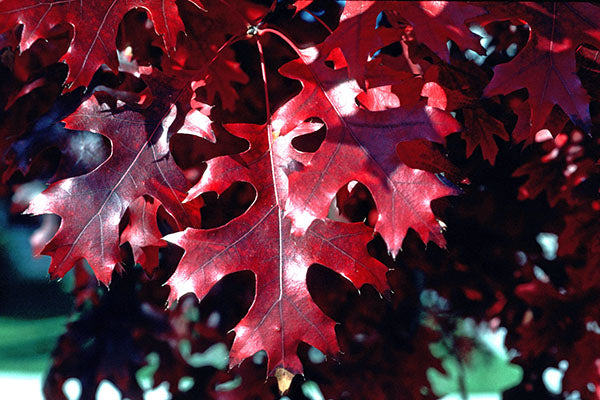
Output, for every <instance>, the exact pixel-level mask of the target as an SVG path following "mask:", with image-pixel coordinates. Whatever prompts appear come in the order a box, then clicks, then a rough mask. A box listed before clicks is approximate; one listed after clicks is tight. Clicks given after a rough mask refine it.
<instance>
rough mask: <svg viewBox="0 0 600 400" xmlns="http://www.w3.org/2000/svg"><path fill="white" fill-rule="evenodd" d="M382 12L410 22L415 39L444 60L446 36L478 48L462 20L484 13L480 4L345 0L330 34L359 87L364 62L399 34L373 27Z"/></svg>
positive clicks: (389, 16) (398, 36)
mask: <svg viewBox="0 0 600 400" xmlns="http://www.w3.org/2000/svg"><path fill="white" fill-rule="evenodd" d="M381 12H385V13H386V15H387V16H388V19H392V21H394V20H395V19H397V18H398V17H400V18H402V19H404V20H406V21H407V22H408V23H410V24H411V25H412V26H413V28H414V33H415V36H416V38H417V40H419V41H420V42H422V43H424V44H425V45H427V46H428V47H429V48H430V49H431V50H432V51H434V52H435V53H436V54H437V55H438V56H439V57H440V58H442V59H443V60H446V61H448V59H449V52H448V47H447V45H446V43H447V41H448V40H453V41H455V42H456V43H457V44H458V45H459V46H460V47H461V48H462V49H467V48H470V49H474V50H480V49H481V46H480V44H479V39H478V36H477V35H475V34H473V33H472V32H470V31H469V29H468V27H467V25H466V24H465V21H466V20H467V19H470V18H474V17H476V16H478V15H481V14H483V13H484V10H483V9H482V8H480V7H477V6H472V5H467V4H462V3H461V4H456V3H453V2H448V1H438V2H428V1H419V2H397V1H348V2H346V5H345V7H344V12H343V13H342V16H341V17H340V24H339V26H338V28H337V29H336V30H335V31H334V32H333V34H332V35H331V36H330V38H331V40H333V41H335V42H336V43H337V44H338V46H339V47H340V49H341V50H342V52H343V53H344V57H345V58H346V60H347V61H348V64H349V69H350V72H349V75H350V76H351V77H352V78H355V79H356V80H357V82H358V83H359V85H360V86H361V87H364V76H365V73H366V68H365V65H366V62H367V60H368V59H369V56H372V55H373V54H374V53H375V52H376V51H377V50H379V49H381V48H382V47H384V46H387V45H389V44H391V43H392V42H394V41H398V40H399V39H400V36H401V33H398V32H396V29H393V30H391V31H389V30H385V29H381V30H380V29H375V28H376V27H377V25H378V22H377V21H378V18H379V15H380V13H381ZM392 25H396V26H397V25H398V24H394V23H392ZM349 38H355V39H354V40H349Z"/></svg>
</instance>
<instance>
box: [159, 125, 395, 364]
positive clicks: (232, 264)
mask: <svg viewBox="0 0 600 400" xmlns="http://www.w3.org/2000/svg"><path fill="white" fill-rule="evenodd" d="M227 128H228V130H230V131H231V132H232V133H234V134H236V135H238V136H240V137H242V138H245V139H246V140H248V141H249V142H250V149H249V150H247V151H246V152H244V153H242V154H240V155H237V156H224V157H217V158H214V159H212V160H209V161H208V166H207V169H206V171H205V172H204V174H203V176H202V178H201V180H200V181H199V182H198V183H197V184H196V186H194V188H193V189H192V190H191V191H190V197H193V196H195V195H196V194H198V193H202V192H206V191H216V192H219V193H220V192H222V191H223V190H225V188H227V187H228V186H229V185H230V184H231V183H233V182H235V181H244V182H248V183H250V184H252V185H253V186H254V188H255V189H256V192H257V197H256V200H255V201H254V203H253V204H252V206H251V207H250V209H249V210H248V211H247V212H246V213H244V214H242V215H241V216H240V217H238V218H236V219H234V220H233V221H231V222H229V223H228V224H226V225H225V226H223V227H219V228H215V229H206V230H201V229H192V228H188V229H186V230H185V231H183V232H179V233H175V234H171V235H168V236H166V237H165V239H166V240H167V241H170V242H173V243H175V244H177V245H179V246H180V247H183V248H184V249H185V253H184V255H183V258H182V260H181V262H180V264H179V266H178V267H177V270H176V271H175V273H174V274H173V276H172V277H171V278H170V279H169V280H168V281H167V284H168V285H169V286H170V287H171V294H170V296H169V300H170V301H171V302H172V301H174V300H176V299H178V298H179V297H181V296H182V295H184V294H185V293H188V292H193V293H195V294H196V296H198V298H203V297H204V296H205V295H206V294H207V293H208V291H209V290H210V288H211V287H212V286H213V285H214V284H215V283H216V282H217V281H218V280H219V279H221V278H222V277H223V276H224V275H226V274H228V273H232V272H235V271H241V270H251V271H253V272H254V273H255V274H256V297H255V300H254V303H253V304H252V306H251V308H250V310H249V311H248V314H247V315H246V316H245V317H244V318H243V319H242V321H241V322H240V323H239V324H238V325H237V327H236V328H235V332H236V337H235V340H234V342H233V346H232V348H231V352H230V364H231V365H235V364H239V363H241V361H242V360H243V359H244V358H247V357H250V356H252V355H253V354H255V353H256V352H258V351H260V350H263V349H264V350H266V352H267V355H268V358H269V361H268V368H267V369H268V371H269V373H270V374H272V373H273V371H274V370H275V368H276V367H279V366H281V367H284V368H286V369H287V370H289V371H292V372H300V371H302V367H301V364H300V361H299V359H298V357H297V355H296V348H297V346H298V344H299V343H300V341H304V342H307V343H309V344H311V345H313V346H315V347H317V348H319V349H320V350H322V351H323V352H326V353H333V352H335V351H336V350H337V349H338V346H337V342H336V339H335V332H334V329H333V328H334V325H335V322H334V321H333V320H331V319H330V318H329V317H327V316H326V315H325V314H324V313H323V312H322V311H321V310H320V309H319V308H318V307H317V305H316V304H315V303H314V302H313V301H312V299H311V296H310V294H309V292H308V289H307V286H306V272H307V270H308V268H309V267H310V265H311V264H313V263H320V264H322V265H325V266H328V267H330V268H332V269H333V270H335V271H337V272H339V273H341V274H343V275H344V276H346V277H347V278H348V279H350V280H351V281H352V282H353V283H354V284H355V285H356V286H361V285H363V284H365V283H372V284H373V285H375V286H376V287H377V288H378V289H383V288H384V287H385V272H386V269H387V268H386V267H385V266H384V265H383V264H380V263H379V262H378V261H376V260H375V259H374V258H372V257H370V256H369V254H368V252H367V248H366V245H367V242H368V241H370V240H371V239H372V234H373V233H372V230H371V229H370V228H368V227H366V226H365V225H363V224H361V223H356V224H344V223H340V222H334V221H330V220H327V221H323V220H318V221H314V222H313V223H312V224H311V226H309V227H308V229H307V230H306V232H305V233H304V234H303V235H294V234H293V233H292V223H291V221H290V220H289V219H288V218H286V217H285V216H284V210H283V204H284V203H285V199H286V197H287V182H286V173H287V172H289V171H288V169H289V166H290V165H289V164H288V162H289V161H290V159H289V155H288V153H289V152H294V151H295V150H294V149H293V148H292V147H291V140H292V138H293V137H294V136H295V134H293V133H291V134H289V135H286V136H280V137H279V138H277V139H276V140H274V141H272V143H271V147H272V150H269V147H270V146H269V140H272V139H270V138H269V136H271V132H269V131H268V129H267V127H265V126H256V125H245V124H235V125H228V126H227Z"/></svg>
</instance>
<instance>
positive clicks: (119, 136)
mask: <svg viewBox="0 0 600 400" xmlns="http://www.w3.org/2000/svg"><path fill="white" fill-rule="evenodd" d="M146 80H147V81H148V84H149V85H150V87H151V88H152V92H153V98H154V100H153V102H152V103H151V105H150V106H149V107H148V108H147V109H145V110H141V111H140V110H134V109H132V108H130V107H127V106H126V107H125V108H123V109H121V110H114V111H107V109H106V107H104V106H103V105H101V104H99V103H98V101H97V99H96V97H95V96H94V97H92V98H90V99H89V100H87V101H86V102H84V103H83V104H82V105H81V106H80V107H79V108H78V109H77V111H75V112H74V113H73V114H71V115H70V116H69V117H68V118H67V119H66V120H65V122H66V127H67V128H69V129H75V130H83V129H86V130H91V131H95V132H97V133H100V134H102V135H105V136H106V137H107V138H109V139H110V141H111V143H112V151H111V155H110V157H109V158H108V159H107V160H106V161H104V162H103V163H102V164H101V165H99V166H98V167H97V168H96V169H94V170H93V171H92V172H90V173H88V174H85V175H82V176H78V177H75V178H69V179H65V180H62V181H59V182H56V183H54V184H53V185H51V186H50V187H49V188H48V189H47V190H46V191H44V192H43V193H41V194H40V195H38V196H37V197H35V198H34V199H33V201H32V202H31V204H30V205H29V208H28V209H27V210H26V212H28V213H31V214H36V215H37V214H48V213H54V214H58V215H59V216H60V217H61V218H62V221H61V225H60V228H59V230H58V232H57V233H56V235H55V236H54V237H53V239H52V240H51V241H50V242H49V243H48V244H47V245H46V246H45V248H44V250H43V251H42V254H46V255H50V256H51V257H52V262H51V265H50V275H51V276H52V277H53V278H56V277H62V276H63V275H64V274H65V273H66V272H67V271H68V270H69V269H70V268H71V267H72V266H73V264H74V263H75V262H76V261H78V260H79V259H81V258H85V259H86V260H87V261H88V262H89V264H90V266H91V267H92V269H93V270H94V272H95V273H96V277H97V278H98V279H99V280H100V281H101V282H103V283H105V284H108V283H109V282H110V278H111V272H112V270H113V268H114V266H115V264H116V263H117V262H119V261H120V257H119V222H120V220H121V218H122V217H123V214H124V213H125V211H126V210H127V207H128V206H129V205H130V204H131V203H132V202H133V201H134V200H135V199H136V198H138V197H140V196H143V195H150V196H152V197H154V198H156V199H157V200H159V201H160V202H161V203H162V204H163V206H164V207H165V209H166V210H167V211H168V212H169V213H171V214H172V215H173V216H175V218H176V219H177V220H178V221H179V223H181V224H184V225H190V224H193V223H195V222H196V219H195V217H194V215H191V214H189V213H188V212H187V211H186V210H185V209H184V207H183V205H182V204H181V201H183V199H184V197H185V195H184V194H183V193H184V192H185V191H186V190H187V188H188V183H187V181H186V179H185V177H184V176H183V173H182V172H181V170H180V169H179V167H178V166H177V165H176V164H175V162H174V161H173V158H172V157H171V156H170V154H169V144H168V138H169V129H173V126H171V125H172V123H173V121H177V120H178V119H180V117H182V115H181V114H183V116H185V112H187V108H186V107H185V99H186V98H187V99H188V102H189V97H190V96H191V91H190V90H189V87H188V86H186V85H185V84H184V83H182V82H179V83H180V84H181V86H180V87H179V90H178V91H177V90H175V89H174V88H172V87H170V86H168V85H167V84H166V83H165V82H167V81H170V82H171V83H173V82H174V79H172V80H169V78H168V77H161V76H158V77H147V78H146ZM161 80H162V81H161ZM179 100H181V102H180V101H179ZM182 104H183V105H182Z"/></svg>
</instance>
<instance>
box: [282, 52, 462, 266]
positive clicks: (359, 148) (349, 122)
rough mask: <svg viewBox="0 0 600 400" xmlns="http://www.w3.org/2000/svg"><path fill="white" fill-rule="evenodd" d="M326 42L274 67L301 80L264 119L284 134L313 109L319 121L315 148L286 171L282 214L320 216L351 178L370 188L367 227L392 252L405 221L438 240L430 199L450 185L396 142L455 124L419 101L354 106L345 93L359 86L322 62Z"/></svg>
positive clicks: (440, 132) (430, 135)
mask: <svg viewBox="0 0 600 400" xmlns="http://www.w3.org/2000/svg"><path fill="white" fill-rule="evenodd" d="M328 46H330V44H329V42H326V43H324V44H323V46H320V47H319V49H318V50H317V49H306V50H303V51H302V53H301V54H302V56H301V58H299V59H297V60H294V61H291V62H290V63H288V64H286V65H284V66H283V67H282V68H281V70H280V72H281V73H282V74H283V75H284V76H287V77H289V78H293V79H298V80H300V81H301V82H302V85H303V88H302V91H301V93H300V94H299V95H298V96H296V97H295V98H294V99H292V100H291V101H289V102H288V103H286V104H285V105H284V106H283V107H282V108H281V109H280V110H279V111H278V112H277V113H276V114H275V115H274V116H273V123H272V125H273V126H274V127H275V128H276V129H279V130H280V131H281V133H283V134H285V133H286V132H287V131H289V130H290V129H292V128H293V127H295V126H297V125H299V124H300V123H301V122H302V121H304V120H307V119H309V118H313V117H317V118H320V119H321V120H323V121H324V122H325V125H326V126H327V134H326V137H325V141H324V142H323V143H322V144H321V147H320V148H319V150H318V151H317V152H316V153H314V154H308V153H307V154H304V155H303V158H302V159H298V160H297V161H299V162H300V163H301V164H302V166H301V167H300V168H299V169H300V171H299V172H297V173H294V174H292V175H290V197H289V199H288V203H287V205H286V214H287V215H289V216H290V217H291V218H292V220H293V221H294V225H295V228H296V229H298V230H300V231H301V230H302V229H305V228H306V227H308V226H309V225H310V223H311V222H312V221H313V220H314V219H316V218H324V217H326V216H327V212H328V205H329V203H331V200H332V199H333V197H334V196H335V193H336V192H337V191H338V190H339V189H340V188H341V187H342V186H343V185H345V184H347V183H348V182H351V181H353V180H357V181H360V182H362V183H363V184H365V185H366V186H367V187H368V188H369V190H370V191H371V192H372V193H373V197H374V199H375V203H376V204H377V209H378V211H379V215H380V217H379V220H378V222H377V224H376V225H375V230H376V231H377V232H379V233H381V235H382V236H383V238H384V239H385V241H386V243H387V244H388V248H389V249H390V252H392V253H394V254H395V253H397V252H398V250H399V249H400V246H401V243H402V239H403V237H404V235H405V233H406V231H407V230H408V228H409V227H413V228H414V229H415V230H416V231H417V232H418V233H419V234H420V235H421V236H422V237H423V238H424V239H425V240H429V239H431V240H435V241H436V242H438V243H440V244H443V242H444V239H443V237H442V235H441V233H440V227H439V225H438V223H437V221H436V219H435V217H434V216H433V214H432V212H431V209H430V201H431V200H433V199H435V198H439V197H442V196H447V195H450V194H452V193H454V190H453V189H452V188H450V187H447V186H445V185H444V184H443V183H442V182H441V181H439V180H438V179H437V178H436V177H435V176H434V175H433V174H431V173H428V172H425V171H420V170H415V169H412V168H409V167H407V166H406V165H404V164H403V163H402V162H401V161H400V158H399V157H398V155H397V153H396V145H397V144H398V143H399V142H401V141H407V140H413V139H427V140H431V141H438V142H440V141H442V140H443V138H444V136H446V135H448V134H450V133H452V132H456V131H458V130H459V129H460V126H459V124H458V123H457V122H456V120H454V119H453V118H452V117H451V116H450V115H449V114H448V113H446V112H444V111H441V110H439V109H436V108H433V107H428V106H425V105H423V104H420V105H417V106H415V107H411V108H390V109H386V110H383V111H377V112H373V111H368V110H365V109H363V108H360V107H358V106H357V105H356V102H355V101H353V100H352V99H354V98H356V96H357V95H358V94H359V93H361V90H360V88H359V86H358V84H357V83H356V81H354V80H352V79H350V78H349V77H348V71H347V69H345V68H344V69H338V70H332V69H331V68H329V67H328V66H327V65H326V64H325V60H326V57H327V56H328V51H327V50H330V49H331V47H328ZM390 95H391V96H393V95H392V94H390Z"/></svg>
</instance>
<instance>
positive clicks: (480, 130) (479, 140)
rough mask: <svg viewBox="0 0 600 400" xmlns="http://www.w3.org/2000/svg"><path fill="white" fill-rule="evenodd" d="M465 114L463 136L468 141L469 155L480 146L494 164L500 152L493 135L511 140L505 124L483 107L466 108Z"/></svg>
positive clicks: (487, 158) (485, 157) (485, 156)
mask: <svg viewBox="0 0 600 400" xmlns="http://www.w3.org/2000/svg"><path fill="white" fill-rule="evenodd" d="M463 114H464V117H465V131H464V132H463V134H462V137H463V139H465V141H466V142H467V150H466V151H467V157H470V156H471V154H473V151H474V150H475V148H476V147H477V146H480V147H481V152H482V153H483V158H484V159H486V160H488V161H489V162H490V164H494V161H496V155H497V154H498V145H497V144H496V142H495V141H494V138H493V136H492V135H496V136H498V137H499V138H501V139H504V140H509V136H508V133H507V132H506V130H505V129H504V125H503V124H502V122H500V121H498V120H497V119H496V118H494V117H492V116H491V115H490V114H488V113H487V112H486V111H485V109H483V108H482V107H478V108H475V109H473V108H465V109H464V110H463Z"/></svg>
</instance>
